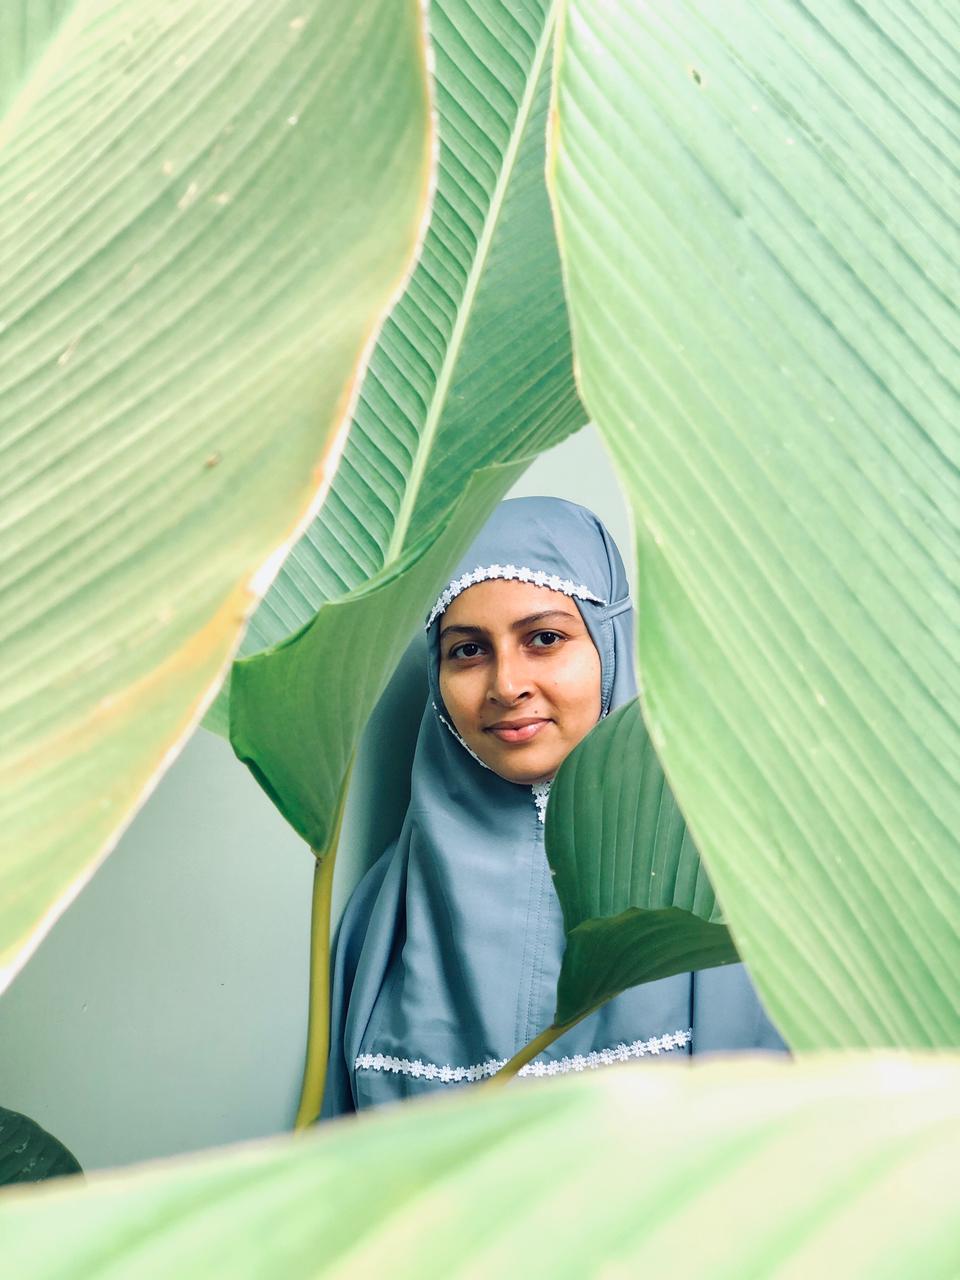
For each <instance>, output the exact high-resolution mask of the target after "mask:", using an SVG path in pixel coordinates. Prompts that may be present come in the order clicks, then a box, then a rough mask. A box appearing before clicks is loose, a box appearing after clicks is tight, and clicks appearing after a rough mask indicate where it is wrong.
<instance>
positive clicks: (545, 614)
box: [510, 609, 580, 631]
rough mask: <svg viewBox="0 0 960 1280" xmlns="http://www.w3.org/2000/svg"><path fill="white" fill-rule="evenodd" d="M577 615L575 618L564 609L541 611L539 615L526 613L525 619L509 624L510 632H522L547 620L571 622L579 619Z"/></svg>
mask: <svg viewBox="0 0 960 1280" xmlns="http://www.w3.org/2000/svg"><path fill="white" fill-rule="evenodd" d="M579 617H580V615H579V613H578V614H577V615H576V617H575V616H574V615H573V614H572V613H570V612H568V610H566V609H543V610H542V611H541V612H540V613H528V614H527V616H526V617H525V618H518V619H517V620H516V622H512V623H511V624H510V629H511V631H523V630H524V629H525V628H526V627H532V626H533V624H534V623H535V622H544V621H545V620H546V619H547V618H567V619H568V620H569V621H571V622H575V621H577V620H578V619H579Z"/></svg>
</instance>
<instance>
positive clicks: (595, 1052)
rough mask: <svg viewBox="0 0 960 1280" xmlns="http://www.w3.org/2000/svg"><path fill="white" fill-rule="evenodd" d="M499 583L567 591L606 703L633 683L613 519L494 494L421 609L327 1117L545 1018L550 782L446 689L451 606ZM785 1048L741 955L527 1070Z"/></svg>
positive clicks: (488, 1050) (345, 931) (555, 953)
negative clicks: (411, 728) (494, 755)
mask: <svg viewBox="0 0 960 1280" xmlns="http://www.w3.org/2000/svg"><path fill="white" fill-rule="evenodd" d="M490 579H520V580H521V581H528V582H532V583H534V584H535V585H537V586H543V587H545V588H548V589H550V590H554V591H561V592H563V593H564V594H565V595H567V596H569V597H570V598H571V599H572V600H574V601H575V603H576V605H577V607H578V609H579V610H580V613H581V615H582V617H583V620H584V623H585V624H586V627H587V629H588V631H589V633H590V636H591V638H592V640H593V643H594V645H595V646H596V648H597V652H598V653H599V655H600V665H601V715H606V714H607V713H608V712H609V711H611V710H613V709H614V708H616V707H618V706H620V705H622V704H623V703H624V702H627V701H628V700H629V699H630V698H632V697H634V696H635V694H636V676H635V671H634V661H633V609H632V605H631V602H630V597H629V590H628V585H627V580H626V574H625V571H624V567H623V562H622V560H621V558H620V553H619V552H618V550H617V548H616V545H615V544H614V542H613V540H612V538H611V537H610V535H609V533H608V532H607V530H606V529H605V528H604V526H603V525H602V524H601V522H600V521H599V520H598V519H597V517H596V516H595V515H593V513H592V512H590V511H587V510H585V509H584V508H583V507H579V506H576V505H575V504H573V503H570V502H564V501H561V500H560V499H557V498H516V499H512V500H508V501H506V502H503V503H501V504H500V506H499V507H498V508H497V509H496V511H495V512H494V513H493V515H492V517H491V518H490V520H489V521H488V523H487V524H486V526H485V527H484V529H483V531H482V532H481V534H480V535H479V537H478V538H477V539H476V541H475V542H474V544H473V546H472V547H471V548H470V550H469V551H468V552H467V554H466V556H465V557H464V558H463V560H462V561H461V563H460V565H459V566H458V568H457V572H456V573H455V575H454V577H453V579H452V580H451V582H450V583H449V585H448V586H447V588H446V589H445V590H444V591H443V592H442V593H441V595H440V597H439V599H438V600H437V602H436V605H435V606H434V608H433V609H432V610H431V613H430V617H429V619H428V623H427V640H428V666H429V685H430V693H429V697H428V700H427V706H426V708H425V710H424V714H423V719H422V722H421V725H420V734H419V738H418V740H417V748H416V753H415V756H414V762H413V772H412V778H411V795H410V805H409V808H408V810H407V814H406V818H405V820H404V824H403V828H402V830H401V833H400V836H399V839H398V840H397V841H396V843H395V844H393V845H392V846H391V847H390V848H389V849H388V850H387V851H386V853H385V854H384V855H383V856H382V857H381V858H380V860H379V861H378V862H377V863H375V864H374V866H373V867H372V868H371V869H370V871H369V872H368V874H367V875H366V876H365V877H364V879H363V880H362V881H361V882H360V884H359V885H358V887H357V889H356V890H355V892H354V894H353V896H352V898H351V900H350V902H349V904H348V906H347V910H346V912H345V913H344V917H343V921H342V923H341V926H340V931H339V934H338V939H337V945H336V949H335V964H334V978H333V984H332V1010H331V1012H332V1024H331V1051H330V1062H329V1068H328V1078H327V1088H326V1092H325V1096H324V1106H323V1113H322V1114H323V1115H324V1116H332V1115H338V1114H340V1113H342V1112H346V1111H353V1110H357V1109H359V1108H362V1107H368V1106H374V1105H377V1104H379V1103H383V1102H387V1101H390V1100H392V1099H397V1098H403V1097H407V1096H411V1095H414V1094H419V1093H424V1092H427V1091H428V1090H432V1089H447V1088H449V1087H451V1086H453V1085H457V1084H461V1083H466V1082H470V1081H474V1080H479V1079H483V1078H484V1077H486V1076H490V1075H492V1074H493V1073H494V1072H495V1071H496V1070H497V1069H498V1068H499V1067H500V1066H502V1065H503V1063H504V1062H506V1061H507V1059H509V1058H510V1057H512V1056H513V1054H514V1053H515V1052H516V1051H517V1050H518V1049H520V1048H521V1047H522V1046H523V1045H525V1044H527V1043H528V1042H529V1041H530V1040H531V1039H532V1038H533V1037H534V1036H535V1035H536V1034H537V1033H538V1032H540V1031H542V1030H543V1029H544V1028H545V1027H547V1026H548V1025H549V1024H550V1022H551V1021H552V1019H553V1012H554V1006H555V1002H556V987H557V978H558V975H559V972H560V960H561V957H562V954H563V948H564V935H563V922H562V918H561V913H560V904H559V901H558V899H557V896H556V893H555V891H554V889H553V885H552V882H551V878H550V871H549V867H548V865H547V860H546V855H545V852H544V844H543V817H544V813H545V808H546V803H547V797H548V791H549V787H548V786H543V785H539V786H532V787H531V786H529V785H527V784H523V783H515V782H508V781H506V780H505V779H503V778H501V777H500V776H499V775H498V774H496V773H494V772H493V771H492V770H491V769H489V768H488V767H487V766H486V765H484V764H483V763H482V762H481V761H479V760H478V759H477V757H476V756H473V755H472V753H471V752H470V751H469V748H468V747H467V746H466V744H465V743H464V742H463V741H462V740H461V739H460V738H459V736H458V735H457V733H456V731H455V729H454V728H453V722H452V720H451V718H450V716H449V715H448V713H447V711H446V708H445V707H444V705H443V699H442V698H441V695H440V685H439V666H440V646H439V631H440V619H441V618H442V616H443V612H444V610H445V609H446V608H447V607H448V606H449V604H450V602H451V601H452V600H453V599H455V598H456V596H458V595H459V594H460V593H461V592H462V591H466V590H468V589H469V588H470V587H471V586H473V585H475V584H476V583H478V582H484V581H489V580H490ZM782 1047H783V1042H782V1040H781V1039H780V1037H779V1035H778V1034H777V1032H776V1031H775V1030H774V1028H773V1026H772V1025H771V1024H770V1022H769V1021H768V1019H767V1018H766V1015H765V1014H764V1012H763V1010H762V1008H761V1006H760V1004H759V1001H758V1000H757V997H756V995H755V993H754V991H753V987H752V985H751V984H750V982H749V979H748V978H747V975H746V971H745V970H744V968H743V966H742V965H731V966H727V967H724V968H722V969H711V970H706V971H704V972H702V973H697V974H679V975H677V976H676V977H672V978H664V979H662V980H660V981H658V982H652V983H648V984H646V985H644V986H640V987H634V988H632V989H631V990H629V991H626V992H624V993H623V994H622V995H620V996H618V997H616V999H614V1000H611V1001H609V1002H608V1003H607V1004H605V1005H604V1006H603V1007H602V1008H601V1009H599V1010H597V1012H596V1013H593V1014H591V1015H590V1017H588V1018H585V1019H584V1020H583V1021H582V1022H580V1023H578V1024H577V1026H575V1027H572V1028H571V1029H570V1030H569V1031H568V1032H566V1033H565V1034H564V1035H563V1036H561V1037H560V1038H559V1039H558V1040H556V1041H555V1042H554V1043H553V1044H552V1045H551V1046H550V1047H549V1049H547V1050H545V1051H544V1052H543V1053H542V1054H540V1055H539V1057H538V1058H536V1059H534V1061H533V1062H531V1063H529V1064H528V1065H527V1066H526V1067H524V1068H523V1070H522V1072H521V1075H526V1076H538V1075H555V1074H558V1073H561V1072H566V1071H569V1070H584V1069H590V1068H594V1067H599V1066H604V1065H607V1064H611V1063H614V1062H623V1061H629V1060H631V1059H639V1058H645V1059H646V1058H663V1057H675V1056H677V1055H681V1054H690V1053H694V1052H696V1053H702V1052H705V1051H709V1050H719V1049H743V1048H769V1049H781V1048H782Z"/></svg>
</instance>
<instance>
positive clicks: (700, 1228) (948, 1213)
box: [0, 1056, 960, 1280]
mask: <svg viewBox="0 0 960 1280" xmlns="http://www.w3.org/2000/svg"><path fill="white" fill-rule="evenodd" d="M958 1144H960V1061H958V1059H957V1057H956V1056H951V1057H943V1058H940V1059H939V1060H937V1059H933V1058H928V1059H924V1058H921V1057H917V1058H915V1059H912V1060H911V1059H909V1058H906V1057H900V1058H892V1057H891V1058H879V1059H871V1058H869V1057H866V1056H860V1057H855V1056H850V1057H848V1058H840V1059H830V1058H826V1059H819V1060H818V1059H811V1060H809V1061H808V1062H806V1063H805V1064H804V1065H803V1066H800V1065H798V1064H791V1063H785V1062H782V1061H776V1060H770V1059H767V1060H763V1059H762V1058H754V1059H752V1060H750V1059H744V1058H742V1057H741V1058H738V1059H737V1060H729V1059H728V1060H726V1061H714V1062H713V1063H711V1064H709V1065H706V1066H704V1065H700V1066H694V1067H688V1066H684V1065H680V1064H677V1065H674V1066H670V1065H668V1064H666V1063H658V1064H657V1065H656V1066H652V1065H650V1064H649V1063H644V1064H636V1065H634V1066H626V1067H622V1068H609V1069H602V1070H600V1071H598V1072H596V1073H595V1074H590V1075H588V1076H587V1077H579V1078H577V1079H569V1078H568V1079H563V1080H555V1081H549V1082H547V1081H538V1082H536V1083H534V1082H530V1083H525V1084H520V1083H518V1084H515V1085H513V1086H512V1087H511V1088H510V1089H507V1090H502V1091H500V1092H492V1093H489V1094H486V1095H483V1094H481V1095H480V1096H477V1095H473V1096H470V1095H469V1094H467V1095H464V1094H463V1093H461V1095H460V1096H459V1097H458V1098H455V1099H454V1098H447V1099H444V1100H442V1101H440V1102H436V1101H433V1102H432V1103H431V1102H428V1103H425V1104H423V1103H418V1104H414V1103H411V1104H408V1105H407V1106H404V1107H401V1108H395V1109H391V1110H390V1111H384V1113H383V1114H382V1115H380V1116H377V1117H369V1118H365V1119H363V1120H360V1121H356V1120H348V1121H344V1122H341V1123H338V1124H335V1125H332V1126H330V1127H329V1128H328V1129H327V1131H326V1132H321V1133H319V1134H318V1133H313V1134H310V1135H307V1136H302V1137H300V1138H298V1139H294V1140H292V1141H291V1140H290V1139H286V1140H282V1141H274V1142H271V1143H269V1144H258V1145H255V1146H250V1147H247V1148H244V1149H241V1150H237V1151H233V1152H218V1153H216V1154H212V1155H205V1156H203V1157H200V1158H198V1159H193V1160H189V1161H175V1162H170V1163H168V1164H165V1165H160V1166H156V1165H155V1166H153V1167H152V1168H145V1169H140V1170H135V1171H131V1172H130V1173H127V1174H123V1173H109V1174H105V1175H103V1174H94V1175H92V1176H91V1177H89V1178H88V1182H87V1188H86V1190H80V1191H76V1190H73V1189H72V1188H71V1187H70V1186H69V1184H62V1186H61V1187H58V1188H56V1189H54V1188H53V1187H50V1188H49V1189H48V1188H35V1189H32V1190H31V1191H30V1193H26V1192H21V1191H8V1192H5V1193H3V1194H0V1235H2V1238H3V1261H4V1270H5V1272H7V1273H8V1274H10V1275H14V1276H19V1277H23V1278H24V1280H28V1278H29V1280H53V1277H56V1278H57V1280H75V1278H76V1280H79V1278H80V1277H87V1276H96V1277H97V1280H107V1278H108V1277H127V1276H137V1277H143V1278H146V1277H158V1280H159V1278H163V1280H166V1277H169V1276H177V1277H178V1280H179V1278H182V1280H188V1278H189V1277H193V1276H196V1277H198V1278H202V1280H206V1277H208V1276H211V1275H229V1276H231V1277H235V1278H237V1280H239V1278H242V1277H247V1276H249V1277H254V1276H256V1277H261V1276H264V1275H281V1276H283V1277H284V1278H285V1280H295V1278H296V1277H300V1276H304V1277H307V1276H328V1275H330V1276H333V1275H336V1276H375V1275H390V1276H396V1277H398V1280H399V1278H401V1277H407V1276H409V1277H411V1280H423V1277H425V1276H444V1277H446V1276H466V1275H469V1276H495V1275H511V1276H512V1275H534V1276H551V1277H558V1278H561V1277H570V1278H571V1280H573V1278H575V1277H576V1278H579V1277H581V1276H595V1275H608V1274H609V1275H620V1274H623V1275H641V1274H643V1275H648V1274H649V1275H664V1276H670V1277H672V1280H685V1278H687V1277H690V1278H694V1277H695V1278H696V1280H710V1278H711V1277H716V1278H717V1280H720V1278H721V1277H723V1278H724V1280H728V1278H730V1277H737V1278H738V1280H739V1278H740V1277H746V1276H773V1275H776V1276H784V1277H793V1276H795V1277H806V1276H817V1275H823V1276H842V1277H844V1280H860V1278H865V1277H869V1278H870V1280H883V1277H889V1280H894V1278H897V1280H900V1278H902V1277H904V1276H922V1277H923V1278H924V1280H954V1278H955V1277H956V1275H957V1271H958V1268H960V1232H958V1229H957V1221H958V1210H960V1196H958V1193H957V1186H956V1177H955V1174H956V1160H957V1154H958Z"/></svg>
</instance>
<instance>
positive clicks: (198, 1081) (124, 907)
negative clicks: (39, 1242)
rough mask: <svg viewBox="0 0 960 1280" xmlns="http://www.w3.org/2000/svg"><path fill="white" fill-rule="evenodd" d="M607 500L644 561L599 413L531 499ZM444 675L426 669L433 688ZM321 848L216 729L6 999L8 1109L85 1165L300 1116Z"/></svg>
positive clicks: (384, 722)
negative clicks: (315, 852)
mask: <svg viewBox="0 0 960 1280" xmlns="http://www.w3.org/2000/svg"><path fill="white" fill-rule="evenodd" d="M529 494H553V495H555V496H557V497H562V498H569V499H572V500H573V501H576V502H581V503H583V504H584V505H585V506H588V507H590V508H592V509H593V510H594V511H596V513H597V514H598V515H599V516H600V517H601V518H602V519H603V520H604V522H605V523H606V525H607V527H608V528H609V530H610V532H611V533H612V534H613V536H614V538H615V539H616V541H617V543H618V545H619V547H620V550H621V552H622V553H623V555H624V558H625V559H626V561H627V565H628V568H630V569H631V572H632V564H633V544H632V537H631V534H630V529H629V521H628V516H627V513H626V509H625V506H624V503H623V499H622V497H621V495H620V492H619V489H618V487H617V483H616V480H615V479H614V476H613V472H612V470H611V468H610V464H609V462H608V460H607V457H606V454H605V453H604V451H603V449H602V446H601V445H600V443H599V440H598V438H597V436H596V435H595V433H594V431H593V429H592V428H586V429H585V430H583V431H581V432H579V433H578V434H577V435H576V436H573V437H571V438H570V439H569V440H567V441H565V442H564V443H563V444H562V445H559V446H558V447H557V448H555V449H553V450H551V451H550V452H549V453H547V454H545V455H544V456H543V457H541V458H539V459H538V460H537V461H536V462H535V463H534V465H533V466H532V467H531V468H530V470H529V471H528V472H527V473H526V474H525V475H524V476H523V477H522V479H521V481H520V483H519V484H517V485H516V487H515V488H514V490H513V496H519V495H529ZM423 687H424V688H425V685H424V686H423ZM421 698H422V694H421V693H420V684H419V672H418V671H416V670H411V668H410V662H409V661H408V662H407V664H406V668H402V669H401V673H400V675H399V678H398V679H397V680H395V681H394V684H393V686H392V687H391V689H390V690H388V693H387V695H386V696H385V699H384V702H383V703H382V704H381V706H380V708H378V711H377V712H376V713H375V715H374V717H373V719H372V720H371V722H370V725H369V726H368V730H367V734H366V736H365V740H364V743H363V746H362V748H361V751H360V753H359V757H358V762H357V768H356V770H355V775H354V784H353V788H352V791H351V796H350V801H349V804H348V810H347V816H346V820H345V824H344V833H343V841H342V845H341V853H340V857H339V860H338V867H337V887H336V890H335V901H334V911H335V912H336V913H339V911H340V910H341V909H342V906H343V901H344V898H345V897H346V894H347V893H348V892H349V889H350V888H351V887H352V885H353V883H354V882H355V880H356V879H357V877H358V875H359V874H360V871H361V870H362V869H363V867H364V866H365V865H367V864H368V863H369V862H370V861H372V859H373V858H374V857H375V856H376V854H377V853H379V852H380V851H381V850H382V848H383V847H385V844H386V842H387V841H388V840H389V838H390V832H391V829H392V825H393V823H394V822H395V820H396V814H397V812H398V811H400V810H401V809H402V805H403V802H404V794H405V790H406V786H405V782H406V780H405V779H404V778H401V777H397V776H396V774H397V770H396V768H394V769H393V770H392V772H391V770H390V768H389V762H390V761H391V760H394V761H395V760H396V759H397V758H398V757H401V758H406V751H407V749H408V746H409V744H410V742H411V740H412V738H413V737H414V736H415V734H416V729H417V725H418V723H419V718H420V712H421V710H422V701H421ZM312 875H313V858H312V856H311V854H310V852H309V850H308V849H307V847H306V845H305V844H304V843H303V841H301V840H300V838H299V837H298V836H297V835H295V834H294V832H293V831H292V830H291V829H290V828H289V827H288V826H287V825H286V823H285V822H284V820H283V819H282V818H281V817H280V816H279V814H278V813H277V812H276V811H275V810H274V808H273V806H272V805H271V803H270V801H269V800H268V799H267V798H266V796H265V795H264V794H263V793H262V792H261V791H260V789H259V787H258V786H257V785H256V783H255V782H254V781H253V779H252V778H251V776H250V775H249V774H248V773H247V771H246V769H245V768H244V766H243V765H241V764H240V763H239V762H238V761H237V760H236V759H235V757H234V756H233V753H232V752H231V750H230V748H229V746H228V745H227V743H225V742H224V741H223V740H222V739H220V738H218V737H216V736H214V735H213V734H210V733H207V732H206V731H205V730H202V729H201V730H198V731H197V732H196V733H195V734H194V736H193V738H192V739H191V740H190V742H189V743H188V744H187V746H186V748H185V750H184V751H183V753H182V755H181V756H180V757H179V759H178V760H177V761H176V763H175V764H174V765H173V767H172V768H171V769H170V770H169V772H168V773H167V774H166V776H165V777H164V779H163V780H162V781H161V783H160V785H159V786H158V788H157V789H156V791H155V792H154V794H153V795H152V796H151V798H150V799H149V800H148V801H147V803H146V805H145V806H144V808H143V810H142V811H141V812H140V814H139V815H138V816H137V818H136V819H135V821H134V822H133V824H132V826H131V827H130V829H129V830H128V831H127V833H126V835H125V836H124V837H123V839H122V840H121V841H120V843H119V845H118V847H117V848H116V849H115V850H114V852H113V853H112V854H111V856H110V857H109V858H108V859H107V861H106V863H105V864H104V865H103V867H102V868H101V869H100V871H99V872H98V873H97V875H96V876H95V877H94V879H93V881H92V882H91V883H90V885H88V886H87V888H86V889H85V890H84V891H83V893H82V894H81V895H80V897H79V898H78V899H77V901H76V902H75V904H74V905H73V906H72V907H71V908H70V909H69V910H68V911H67V913H66V915H65V916H64V917H63V918H62V919H61V920H60V922H59V923H58V924H57V925H56V927H55V928H54V929H53V931H52V933H51V934H50V936H49V937H48V938H47V939H46V940H45V942H44V943H43V944H42V946H41V947H40V949H39V950H38V951H37V952H36V954H35V955H34V957H33V958H32V959H31V960H30V962H29V964H28V965H27V967H26V968H25V969H24V971H23V972H22V973H21V974H20V976H19V977H18V978H17V979H16V980H15V982H14V984H13V986H12V987H11V988H10V989H9V991H8V992H7V993H6V994H5V995H4V996H2V997H0V1105H2V1106H5V1107H9V1108H11V1109H13V1110H15V1111H23V1112H25V1113H26V1114H27V1115H29V1116H31V1117H32V1118H33V1119H35V1120H37V1121H38V1122H39V1123H40V1124H42V1125H43V1126H44V1128H46V1129H48V1130H49V1131H50V1132H51V1133H53V1134H55V1135H56V1136H57V1137H58V1138H60V1140H61V1141H62V1142H64V1143H66V1145H67V1146H68V1147H69V1148H70V1149H71V1150H72V1151H73V1153H74V1154H75V1155H76V1157H77V1159H78V1160H79V1161H80V1163H81V1164H82V1165H83V1167H84V1168H85V1169H95V1168H100V1167H103V1166H107V1165H116V1164H127V1163H129V1162H131V1161H136V1160H142V1159H147V1158H151V1157H154V1156H163V1155H170V1154H173V1153H175V1152H181V1151H191V1150H194V1149H196V1148H200V1147H209V1146H215V1145H218V1144H220V1143H226V1142H234V1141H238V1140H240V1139H244V1138H253V1137H260V1136H263V1135H266V1134H272V1133H278V1132H281V1131H283V1130H286V1129H289V1128H290V1126H291V1124H292V1121H293V1116H294V1112H295V1110H296V1102H297V1095H298V1092H299V1085H300V1075H301V1070H302V1065H303V1050H304V1041H305V1034H306V998H307V953H308V938H309V928H310V888H311V881H312Z"/></svg>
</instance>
